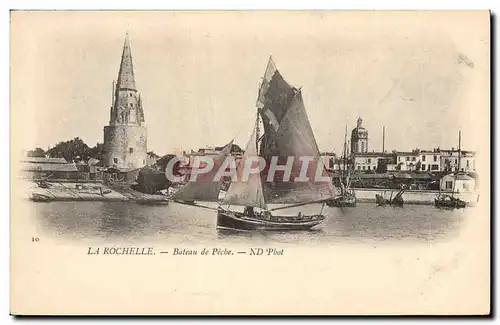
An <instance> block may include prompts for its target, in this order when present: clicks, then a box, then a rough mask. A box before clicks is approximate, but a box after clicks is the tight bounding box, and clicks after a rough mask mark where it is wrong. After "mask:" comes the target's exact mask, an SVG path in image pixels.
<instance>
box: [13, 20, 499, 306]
mask: <svg viewBox="0 0 500 325" xmlns="http://www.w3.org/2000/svg"><path fill="white" fill-rule="evenodd" d="M10 18H11V49H10V53H11V57H10V64H11V75H10V87H11V107H10V109H11V152H10V155H11V158H10V159H11V168H12V169H11V215H10V225H11V229H10V233H11V246H10V249H11V266H10V268H11V313H12V314H14V315H243V314H244V315H271V314H272V315H487V314H489V313H490V263H491V262H490V164H489V162H490V118H489V116H490V115H489V112H490V13H489V12H488V11H12V12H11V17H10Z"/></svg>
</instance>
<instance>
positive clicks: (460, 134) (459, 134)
mask: <svg viewBox="0 0 500 325" xmlns="http://www.w3.org/2000/svg"><path fill="white" fill-rule="evenodd" d="M461 140H462V130H458V171H460V156H461V155H462V154H461V150H460V142H461Z"/></svg>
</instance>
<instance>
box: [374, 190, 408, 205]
mask: <svg viewBox="0 0 500 325" xmlns="http://www.w3.org/2000/svg"><path fill="white" fill-rule="evenodd" d="M405 189H406V187H405V186H402V187H401V189H400V190H399V191H398V193H396V195H395V196H394V198H393V197H392V194H393V192H391V197H390V198H389V199H386V198H384V197H383V196H382V195H380V194H375V202H376V203H377V205H378V206H384V205H393V206H398V207H402V206H403V204H404V200H403V193H404V192H405Z"/></svg>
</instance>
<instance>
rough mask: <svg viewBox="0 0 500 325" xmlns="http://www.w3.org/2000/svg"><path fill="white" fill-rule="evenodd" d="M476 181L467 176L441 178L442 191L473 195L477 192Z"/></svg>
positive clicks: (451, 175)
mask: <svg viewBox="0 0 500 325" xmlns="http://www.w3.org/2000/svg"><path fill="white" fill-rule="evenodd" d="M475 186H476V181H475V179H474V178H472V177H470V176H468V175H465V174H458V175H456V177H455V174H448V175H445V176H444V177H443V178H441V181H440V188H441V190H442V191H452V190H455V192H459V193H471V192H474V191H475Z"/></svg>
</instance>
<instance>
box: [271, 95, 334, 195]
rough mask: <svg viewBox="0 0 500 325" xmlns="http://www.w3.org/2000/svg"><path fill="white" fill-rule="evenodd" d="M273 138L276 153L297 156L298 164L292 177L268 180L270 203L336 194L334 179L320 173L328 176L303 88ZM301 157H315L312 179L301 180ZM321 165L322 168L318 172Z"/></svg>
mask: <svg viewBox="0 0 500 325" xmlns="http://www.w3.org/2000/svg"><path fill="white" fill-rule="evenodd" d="M269 141H270V142H271V145H272V147H273V148H274V150H273V154H275V155H277V156H280V157H294V164H293V168H292V174H291V178H290V180H289V181H287V180H284V181H280V179H279V178H278V179H274V180H273V181H272V182H267V181H266V182H264V184H263V186H264V193H265V199H266V202H267V203H268V204H271V203H280V204H287V203H300V202H307V201H317V200H321V199H328V198H331V197H333V196H334V193H335V192H334V188H333V185H332V182H331V179H330V178H327V179H325V180H323V179H320V178H319V177H318V178H317V176H324V177H327V176H328V174H327V173H326V169H325V167H324V166H323V161H322V160H321V157H320V153H319V150H318V145H317V143H316V139H315V137H314V133H313V130H312V127H311V124H310V123H309V119H308V117H307V113H306V110H305V107H304V102H303V99H302V93H301V92H300V91H298V92H297V94H296V95H295V96H294V97H293V99H292V101H291V103H290V105H289V107H288V108H287V110H286V113H285V115H284V116H283V118H282V120H281V122H280V126H279V128H278V130H277V131H276V132H275V134H274V135H273V137H271V138H270V139H269ZM300 157H312V160H311V161H310V162H309V167H308V169H307V173H306V176H307V177H308V178H309V179H310V181H308V182H303V181H298V177H299V176H300V170H301V166H302V162H301V161H300V160H299V158H300ZM318 168H319V169H320V172H319V173H318V175H316V173H317V169H318ZM266 180H267V179H266Z"/></svg>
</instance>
